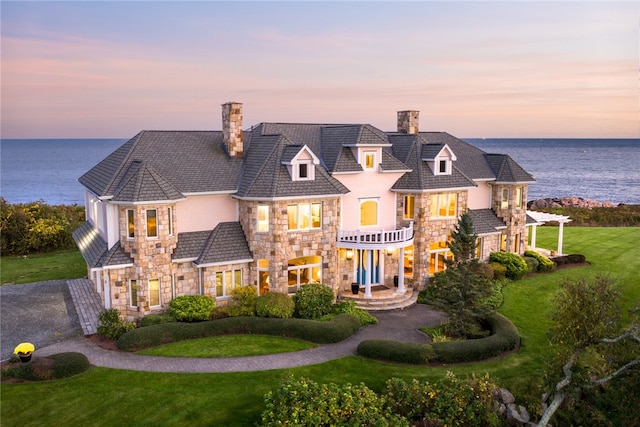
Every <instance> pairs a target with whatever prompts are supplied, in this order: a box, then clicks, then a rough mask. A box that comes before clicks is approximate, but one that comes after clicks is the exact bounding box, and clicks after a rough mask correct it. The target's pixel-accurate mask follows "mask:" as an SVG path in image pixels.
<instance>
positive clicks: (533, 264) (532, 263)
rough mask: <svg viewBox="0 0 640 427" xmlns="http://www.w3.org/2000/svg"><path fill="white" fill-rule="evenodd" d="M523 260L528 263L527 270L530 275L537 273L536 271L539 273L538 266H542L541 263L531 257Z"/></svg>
mask: <svg viewBox="0 0 640 427" xmlns="http://www.w3.org/2000/svg"><path fill="white" fill-rule="evenodd" d="M523 258H524V262H526V263H527V270H528V272H529V273H535V272H536V271H538V266H539V265H540V263H539V262H538V260H537V259H535V258H534V257H530V256H525V257H523Z"/></svg>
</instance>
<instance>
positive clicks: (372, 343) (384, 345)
mask: <svg viewBox="0 0 640 427" xmlns="http://www.w3.org/2000/svg"><path fill="white" fill-rule="evenodd" d="M357 353H358V355H360V356H363V357H368V358H370V359H378V360H388V361H390V362H398V363H411V364H415V365H422V364H426V363H429V361H431V359H433V357H434V351H433V347H432V346H431V345H429V344H415V343H407V342H401V341H393V340H365V341H362V342H361V343H360V344H358V350H357Z"/></svg>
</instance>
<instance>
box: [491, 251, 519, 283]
mask: <svg viewBox="0 0 640 427" xmlns="http://www.w3.org/2000/svg"><path fill="white" fill-rule="evenodd" d="M489 261H490V262H497V263H500V264H502V265H504V266H505V267H506V268H507V272H506V277H508V278H509V279H511V280H518V279H520V278H522V276H524V275H525V274H527V271H528V267H527V263H526V262H525V260H524V259H523V258H522V257H521V256H520V255H518V254H514V253H511V252H492V253H491V255H489Z"/></svg>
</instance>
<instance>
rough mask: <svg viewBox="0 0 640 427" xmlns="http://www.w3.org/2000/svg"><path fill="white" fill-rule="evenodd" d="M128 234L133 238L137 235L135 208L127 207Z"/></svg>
mask: <svg viewBox="0 0 640 427" xmlns="http://www.w3.org/2000/svg"><path fill="white" fill-rule="evenodd" d="M127 230H128V231H127V236H128V237H129V238H130V239H133V238H134V237H135V236H136V233H135V226H134V221H133V209H127Z"/></svg>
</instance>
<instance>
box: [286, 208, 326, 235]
mask: <svg viewBox="0 0 640 427" xmlns="http://www.w3.org/2000/svg"><path fill="white" fill-rule="evenodd" d="M287 224H288V227H289V231H297V230H317V229H320V228H321V227H322V203H298V204H296V205H288V206H287Z"/></svg>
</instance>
